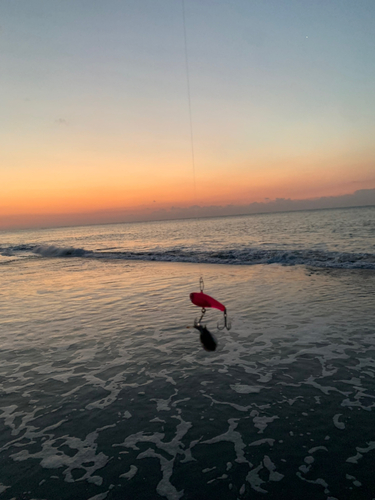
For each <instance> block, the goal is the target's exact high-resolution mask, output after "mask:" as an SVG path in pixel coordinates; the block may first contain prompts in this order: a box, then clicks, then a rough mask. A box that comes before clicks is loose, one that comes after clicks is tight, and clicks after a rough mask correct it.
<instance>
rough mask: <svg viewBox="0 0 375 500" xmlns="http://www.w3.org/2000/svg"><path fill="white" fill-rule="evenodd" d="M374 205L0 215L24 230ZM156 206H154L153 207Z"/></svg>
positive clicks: (364, 194)
mask: <svg viewBox="0 0 375 500" xmlns="http://www.w3.org/2000/svg"><path fill="white" fill-rule="evenodd" d="M372 205H375V189H361V190H358V191H355V192H354V193H352V194H345V195H341V196H324V197H321V198H313V199H307V200H291V199H289V198H276V199H275V200H268V199H266V201H264V202H254V203H250V204H248V205H233V204H230V205H211V206H199V205H197V206H190V207H170V208H165V209H154V208H144V207H142V208H136V209H133V210H130V209H124V210H121V209H119V210H101V211H97V212H87V213H79V214H78V213H77V214H50V215H48V214H35V215H28V214H25V215H14V216H7V217H5V216H0V229H1V230H7V229H27V228H43V227H60V226H77V225H86V224H107V223H117V222H137V221H139V222H142V221H152V220H168V219H186V218H191V217H220V216H228V215H247V214H257V213H271V212H288V211H297V210H317V209H324V208H346V207H348V208H349V207H363V206H372ZM154 206H155V205H153V207H154Z"/></svg>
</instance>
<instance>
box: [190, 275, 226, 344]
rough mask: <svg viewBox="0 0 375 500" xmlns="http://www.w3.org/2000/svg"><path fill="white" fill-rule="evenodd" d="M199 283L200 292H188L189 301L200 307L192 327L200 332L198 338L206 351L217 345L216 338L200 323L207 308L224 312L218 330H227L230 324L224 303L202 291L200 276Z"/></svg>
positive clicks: (202, 284)
mask: <svg viewBox="0 0 375 500" xmlns="http://www.w3.org/2000/svg"><path fill="white" fill-rule="evenodd" d="M199 284H200V292H193V293H191V294H190V300H191V302H192V303H193V304H194V305H195V306H198V307H201V308H202V309H201V312H202V314H201V317H200V318H199V320H196V321H195V322H194V328H195V329H197V330H198V331H199V332H200V340H201V342H202V344H203V347H204V349H206V351H214V350H215V349H216V346H217V342H216V339H215V337H214V336H213V335H212V333H211V332H210V331H209V330H208V329H207V327H206V326H204V325H202V323H201V322H202V319H203V317H204V315H205V314H206V310H207V308H213V309H218V310H219V311H222V312H223V313H224V321H223V323H222V324H218V325H217V327H218V329H219V330H223V329H224V328H226V329H227V330H230V328H231V324H230V322H229V319H228V316H227V308H226V307H225V306H224V304H222V303H221V302H219V301H218V300H216V299H214V298H213V297H211V296H210V295H207V294H206V293H203V289H204V283H203V278H200V280H199Z"/></svg>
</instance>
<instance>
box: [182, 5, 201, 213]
mask: <svg viewBox="0 0 375 500" xmlns="http://www.w3.org/2000/svg"><path fill="white" fill-rule="evenodd" d="M181 1H182V21H183V25H184V48H185V70H186V84H187V97H188V108H189V122H190V146H191V163H192V168H193V187H194V204H195V205H196V204H197V184H196V178H195V154H194V134H193V117H192V112H191V92H190V71H189V57H188V49H187V35H186V18H185V0H181Z"/></svg>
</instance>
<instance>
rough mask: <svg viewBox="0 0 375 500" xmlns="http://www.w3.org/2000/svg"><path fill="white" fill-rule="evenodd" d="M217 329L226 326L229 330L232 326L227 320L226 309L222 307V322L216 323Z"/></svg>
mask: <svg viewBox="0 0 375 500" xmlns="http://www.w3.org/2000/svg"><path fill="white" fill-rule="evenodd" d="M217 328H218V330H224V328H226V329H227V330H230V329H231V328H232V325H231V322H230V321H229V318H228V316H227V310H226V309H224V324H223V325H221V324H220V322H219V323H218V324H217Z"/></svg>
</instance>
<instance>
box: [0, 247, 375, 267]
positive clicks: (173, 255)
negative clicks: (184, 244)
mask: <svg viewBox="0 0 375 500" xmlns="http://www.w3.org/2000/svg"><path fill="white" fill-rule="evenodd" d="M0 254H1V255H3V256H9V257H10V256H18V257H27V256H30V255H33V256H39V257H44V258H71V257H75V258H89V259H108V260H113V259H120V260H143V261H159V262H189V263H205V264H231V265H256V264H279V265H282V266H295V265H304V266H309V267H316V268H341V269H375V254H372V253H349V252H329V251H324V250H312V249H308V250H299V249H295V250H290V249H289V250H285V249H283V250H281V249H267V250H265V249H259V248H241V249H223V250H219V251H217V250H216V251H210V250H206V251H202V250H186V249H180V248H174V249H168V250H159V249H158V250H152V249H151V250H149V251H139V252H134V251H103V250H97V251H92V250H85V249H84V248H74V247H57V246H54V245H45V246H43V245H39V246H34V245H18V246H14V247H8V248H2V249H0Z"/></svg>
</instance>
